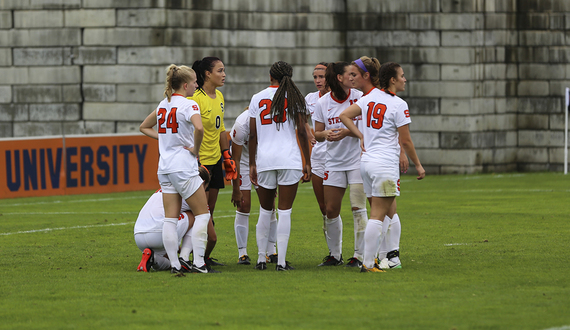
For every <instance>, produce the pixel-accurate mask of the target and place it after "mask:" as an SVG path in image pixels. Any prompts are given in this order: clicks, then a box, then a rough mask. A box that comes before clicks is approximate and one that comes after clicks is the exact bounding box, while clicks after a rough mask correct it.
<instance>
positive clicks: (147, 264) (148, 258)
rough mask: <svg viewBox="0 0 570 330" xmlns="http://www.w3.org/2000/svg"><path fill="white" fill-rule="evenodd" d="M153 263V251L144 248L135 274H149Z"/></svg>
mask: <svg viewBox="0 0 570 330" xmlns="http://www.w3.org/2000/svg"><path fill="white" fill-rule="evenodd" d="M153 263H154V251H153V250H152V249H149V248H146V249H144V251H143V254H142V259H141V263H140V264H139V266H138V267H137V272H149V271H150V269H151V266H152V264H153Z"/></svg>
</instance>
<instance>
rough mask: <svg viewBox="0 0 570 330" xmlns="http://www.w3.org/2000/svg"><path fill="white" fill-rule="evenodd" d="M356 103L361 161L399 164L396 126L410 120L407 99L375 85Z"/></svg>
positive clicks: (407, 122) (405, 123)
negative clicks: (360, 119)
mask: <svg viewBox="0 0 570 330" xmlns="http://www.w3.org/2000/svg"><path fill="white" fill-rule="evenodd" d="M356 104H358V106H359V107H360V109H362V124H361V126H360V131H361V132H362V134H363V135H364V148H365V149H366V152H365V153H363V154H362V161H363V162H380V163H381V164H385V165H388V166H399V162H400V144H399V143H398V140H399V139H398V138H399V136H398V127H401V126H404V125H407V124H409V123H411V122H412V120H411V119H410V111H409V109H408V104H407V103H406V101H404V100H402V99H401V98H399V97H398V96H392V95H390V94H387V93H386V92H384V91H381V90H379V89H377V88H374V89H372V91H370V92H369V93H368V94H367V95H365V96H363V97H362V98H361V99H360V100H358V102H357V103H356Z"/></svg>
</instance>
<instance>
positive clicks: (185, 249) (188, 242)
mask: <svg viewBox="0 0 570 330" xmlns="http://www.w3.org/2000/svg"><path fill="white" fill-rule="evenodd" d="M190 252H192V228H190V229H188V231H187V232H186V234H184V238H182V245H181V246H180V258H182V259H184V260H185V261H188V260H190Z"/></svg>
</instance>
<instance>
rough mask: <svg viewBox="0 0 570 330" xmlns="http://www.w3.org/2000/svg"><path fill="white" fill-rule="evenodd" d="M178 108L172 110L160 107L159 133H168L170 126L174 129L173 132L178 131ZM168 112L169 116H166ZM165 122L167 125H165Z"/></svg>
mask: <svg viewBox="0 0 570 330" xmlns="http://www.w3.org/2000/svg"><path fill="white" fill-rule="evenodd" d="M176 110H178V108H172V109H170V112H168V111H166V109H165V108H160V109H158V134H166V129H167V128H170V129H171V130H172V133H178V121H177V120H176ZM167 113H168V116H166V114H167ZM165 117H166V118H165ZM165 122H166V127H164V123H165Z"/></svg>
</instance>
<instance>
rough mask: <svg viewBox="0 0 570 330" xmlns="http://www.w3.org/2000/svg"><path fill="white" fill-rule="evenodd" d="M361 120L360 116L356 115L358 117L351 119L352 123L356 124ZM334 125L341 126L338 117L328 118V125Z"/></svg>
mask: <svg viewBox="0 0 570 330" xmlns="http://www.w3.org/2000/svg"><path fill="white" fill-rule="evenodd" d="M361 119H362V115H358V116H356V117H354V118H352V121H354V122H357V121H359V120H361ZM334 124H342V121H340V118H339V117H332V118H329V125H334Z"/></svg>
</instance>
